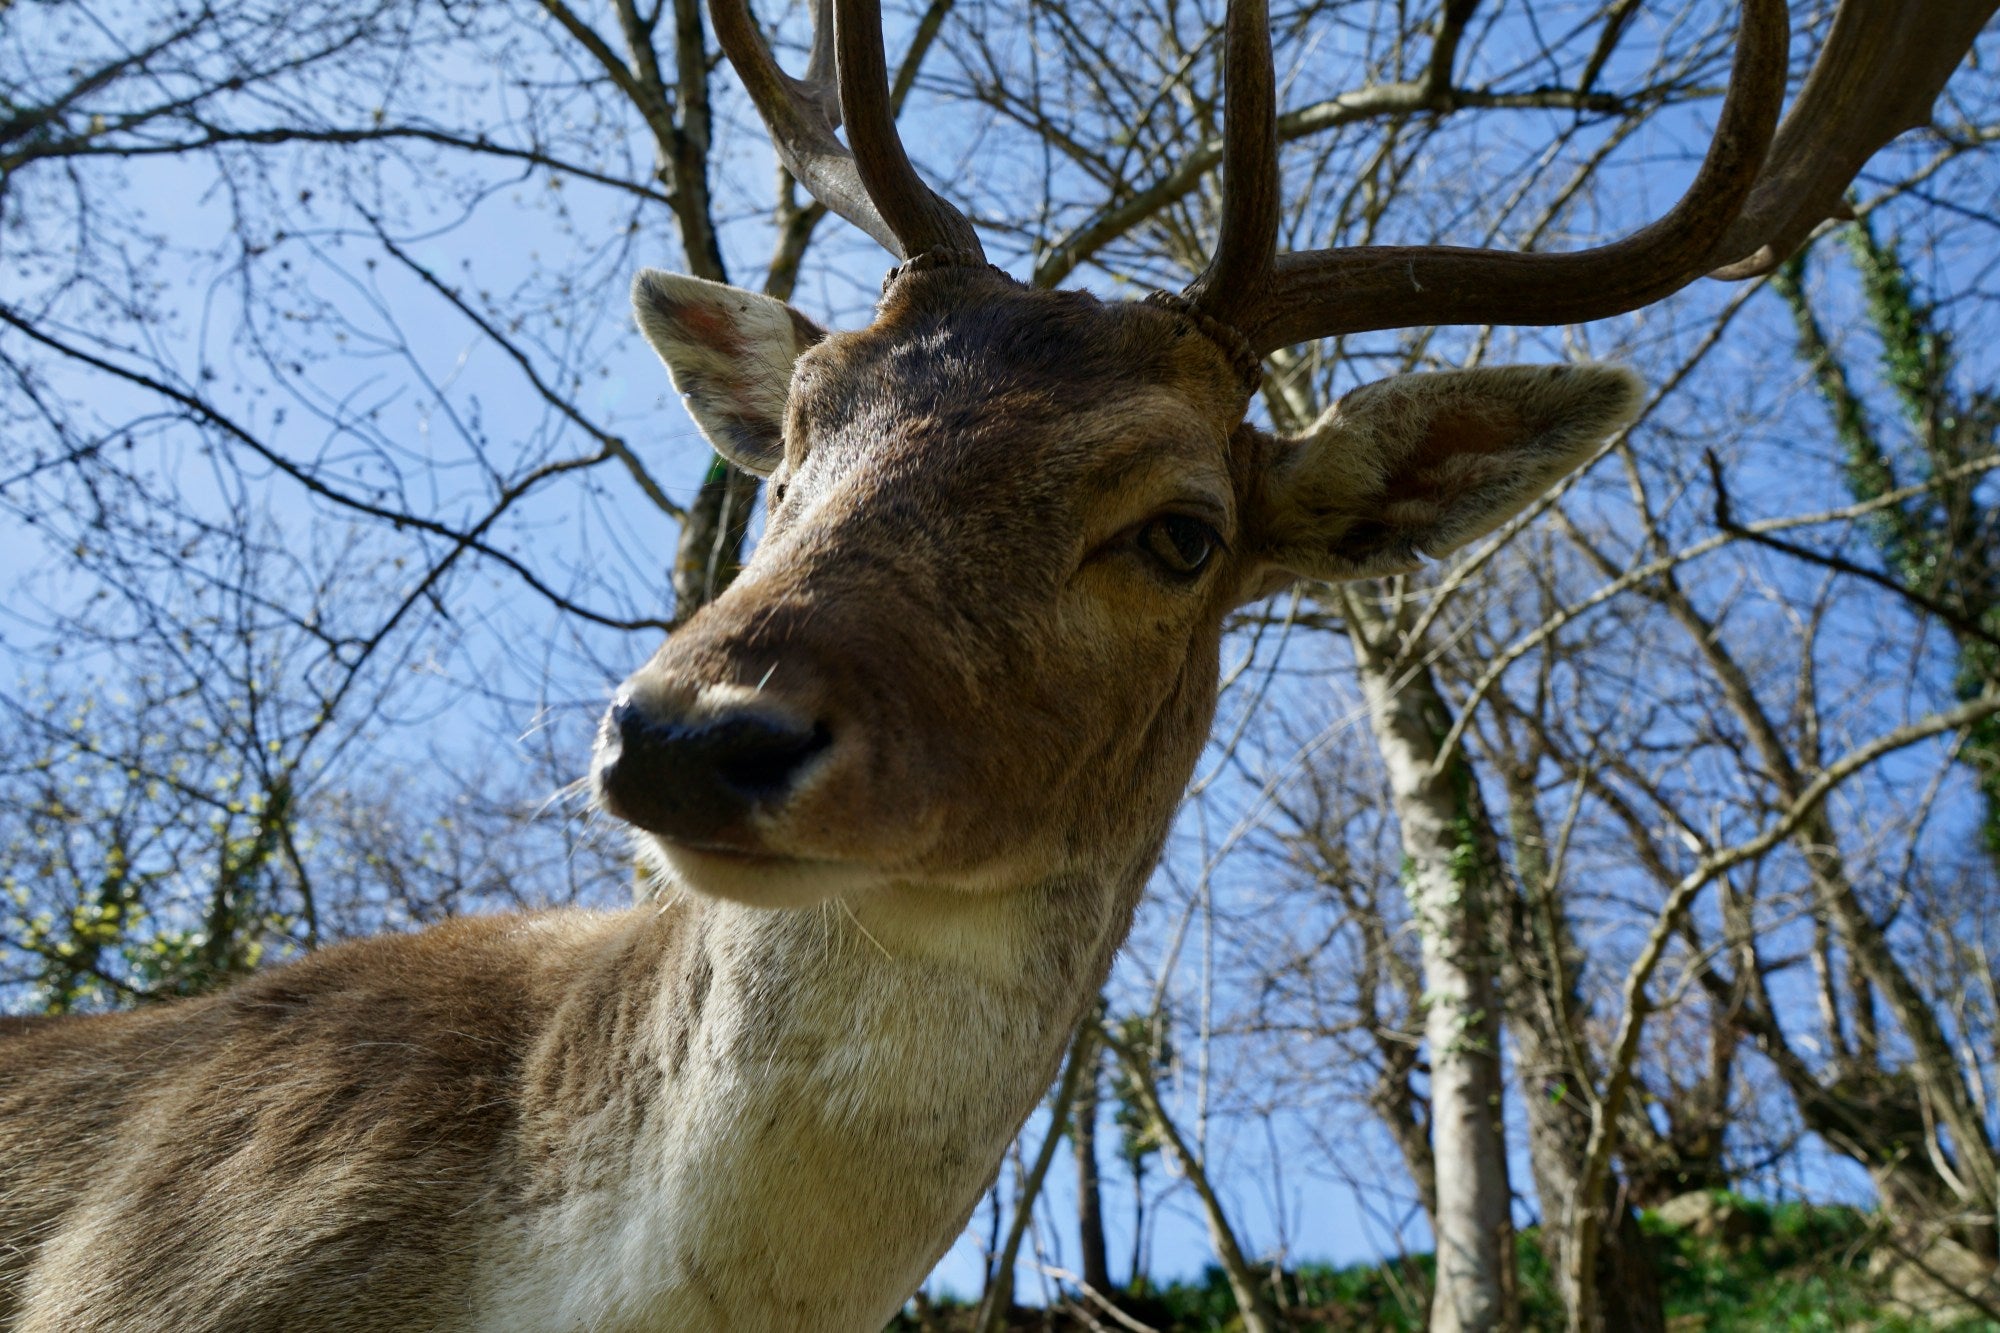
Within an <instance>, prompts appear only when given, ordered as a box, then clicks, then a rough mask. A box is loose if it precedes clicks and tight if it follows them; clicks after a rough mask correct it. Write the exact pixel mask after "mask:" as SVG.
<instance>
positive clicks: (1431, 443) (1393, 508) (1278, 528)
mask: <svg viewBox="0 0 2000 1333" xmlns="http://www.w3.org/2000/svg"><path fill="white" fill-rule="evenodd" d="M1642 387H1643V386H1642V385H1641V383H1640V381H1639V377H1638V376H1637V375H1635V374H1633V373H1632V372H1631V371H1630V370H1628V369H1626V368H1625V367H1623V366H1608V365H1575V366H1497V367H1483V368H1480V369H1476V370H1455V371H1444V372H1438V373H1429V374H1415V375H1396V376H1393V377H1391V378H1389V379H1385V380H1379V381H1377V382H1376V383H1374V384H1369V385H1365V386H1363V387H1362V388H1359V389H1356V390H1354V392H1352V393H1350V394H1348V395H1347V396H1346V397H1345V398H1342V399H1341V400H1340V401H1339V402H1338V403H1336V404H1334V406H1333V407H1331V408H1329V409H1328V410H1327V412H1326V413H1325V414H1324V415H1323V416H1321V417H1320V419H1319V420H1318V421H1316V422H1314V423H1313V424H1312V426H1311V427H1309V428H1308V429H1307V430H1305V431H1304V432H1303V433H1301V434H1299V435H1296V436H1293V437H1290V438H1287V439H1280V440H1278V441H1275V442H1274V448H1273V450H1272V452H1271V454H1270V463H1269V466H1268V469H1267V472H1266V476H1265V484H1264V487H1263V509H1264V513H1263V515H1262V518H1263V525H1262V526H1263V541H1262V545H1263V548H1264V549H1263V552H1262V555H1263V559H1262V561H1261V562H1260V567H1259V570H1258V572H1257V577H1256V578H1255V579H1254V580H1253V584H1252V586H1251V587H1250V588H1249V589H1248V590H1247V592H1248V594H1249V595H1253V596H1254V595H1259V594H1261V593H1263V592H1268V591H1271V590H1272V589H1273V588H1274V587H1276V586H1281V585H1282V584H1283V583H1284V582H1287V581H1289V580H1290V579H1291V578H1294V577H1304V578H1313V579H1356V578H1377V577H1381V576H1383V575H1387V574H1400V573H1408V572H1409V571H1411V570H1414V569H1416V568H1418V566H1419V565H1420V563H1421V559H1420V557H1421V556H1424V555H1429V556H1432V557H1438V556H1444V555H1448V554H1450V553H1451V552H1452V551H1455V550H1457V549H1458V548H1459V547H1461V546H1464V545H1465V544H1466V543H1467V542H1470V541H1472V540H1474V539H1475V538H1478V537H1480V536H1483V535H1484V534H1486V533H1488V532H1491V531H1492V530H1493V529H1494V528H1496V527H1498V526H1500V524H1502V523H1504V522H1506V521H1507V520H1508V519H1509V518H1512V517H1513V516H1514V515H1515V514H1517V513H1519V512H1520V511H1521V510H1522V509H1523V508H1524V507H1526V506H1527V505H1528V504H1529V503H1530V502H1531V501H1533V500H1534V499H1535V498H1536V497H1537V496H1539V495H1541V494H1543V493H1544V492H1545V491H1547V490H1548V489H1549V488H1550V487H1551V486H1553V485H1555V483H1556V482H1558V481H1560V480H1561V479H1562V478H1563V477H1565V476H1566V475H1568V474H1569V473H1570V472H1571V471H1572V470H1573V469H1574V468H1576V467H1577V466H1578V465H1579V464H1581V463H1582V462H1584V461H1585V460H1586V459H1588V458H1589V457H1590V456H1591V455H1592V454H1594V453H1595V452H1596V451H1597V449H1598V447H1599V446H1600V445H1601V444H1602V443H1603V442H1604V441H1605V439H1607V438H1608V437H1609V436H1611V435H1612V434H1613V433H1614V432H1615V431H1617V430H1619V429H1620V428H1622V427H1624V426H1627V425H1630V424H1631V422H1632V420H1633V418H1634V417H1636V416H1637V415H1638V410H1639V402H1640V396H1641V392H1642Z"/></svg>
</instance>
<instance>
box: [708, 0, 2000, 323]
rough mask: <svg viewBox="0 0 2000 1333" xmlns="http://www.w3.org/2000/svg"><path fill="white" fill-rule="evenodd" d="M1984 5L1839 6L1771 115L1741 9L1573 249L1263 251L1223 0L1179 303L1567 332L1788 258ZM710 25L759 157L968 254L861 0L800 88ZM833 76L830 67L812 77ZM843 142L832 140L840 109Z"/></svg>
mask: <svg viewBox="0 0 2000 1333" xmlns="http://www.w3.org/2000/svg"><path fill="white" fill-rule="evenodd" d="M1996 9H2000V0H1928V3H1924V4H1916V3H1910V0H1841V3H1840V6H1839V9H1838V11H1837V13H1836V14H1835V17H1834V22H1833V28H1832V31H1831V32H1830V34H1829V36H1828V39H1827V42H1826V44H1825V46H1824V48H1823V49H1822V50H1821V51H1820V53H1819V55H1818V57H1817V59H1816V60H1815V61H1814V64H1813V67H1812V70H1811V72H1810V73H1809V74H1808V76H1807V78H1806V81H1805V84H1804V86H1803V88H1802V90H1801V92H1800V94H1799V97H1798V100H1797V101H1796V103H1795V104H1794V105H1793V107H1792V110H1791V112H1790V114H1789V115H1787V116H1786V117H1785V120H1784V123H1783V124H1782V125H1779V123H1778V113H1779V110H1780V108H1781V106H1782V104H1783V101H1784V89H1785V57H1786V48H1787V41H1788V35H1789V34H1788V21H1787V15H1786V9H1785V4H1784V0H1744V6H1743V18H1742V20H1741V24H1740V26H1739V29H1738V32H1737V40H1736V45H1737V53H1736V59H1735V62H1734V65H1733V67H1732V69H1731V71H1730V78H1729V87H1728V91H1727V92H1726V93H1725V95H1724V97H1723V103H1722V110H1721V114H1720V116H1719V118H1718V121H1717V124H1716V130H1715V135H1714V137H1713V139H1712V140H1711V141H1710V143H1709V147H1708V152H1707V155H1706V156H1705V157H1704V158H1703V160H1702V164H1701V168H1700V170H1699V171H1698V172H1697V173H1696V175H1695V179H1694V182H1693V183H1692V184H1691V185H1690V186H1689V188H1688V191H1687V193H1686V194H1685V195H1684V196H1682V198H1681V200H1680V202H1679V203H1677V204H1676V205H1675V206H1674V208H1673V209H1672V210H1671V211H1669V212H1668V213H1667V214H1666V215H1665V216H1663V217H1661V218H1659V219H1658V220H1657V221H1655V222H1653V223H1651V224H1649V225H1647V226H1645V227H1642V228H1640V229H1639V230H1637V231H1635V232H1633V233H1631V234H1630V235H1628V236H1625V237H1623V238H1621V239H1619V240H1616V241H1612V242H1610V243H1608V244H1605V245H1601V246H1596V247H1593V248H1590V249H1586V250H1577V251H1568V252H1563V253H1554V254H1549V253H1523V252H1519V251H1509V250H1492V249H1472V248H1464V247H1457V246H1435V245H1433V246H1350V247H1344V248H1334V249H1326V250H1308V251H1298V252H1294V253H1290V254H1283V255H1280V254H1278V253H1277V235H1278V212H1279V180H1278V155H1277V146H1278V141H1277V129H1276V105H1275V103H1276V96H1275V88H1274V83H1273V72H1272V60H1271V38H1270V17H1269V9H1268V3H1267V0H1232V2H1231V4H1230V6H1229V16H1228V25H1227V31H1226V34H1225V55H1224V68H1225V74H1224V77H1225V80H1226V86H1225V90H1224V157H1223V207H1222V226H1221V235H1220V237H1219V239H1218V241H1217V245H1216V250H1215V255H1214V258H1213V259H1212V260H1211V261H1210V263H1209V265H1208V267H1207V268H1206V269H1205V270H1204V271H1203V272H1202V274H1201V276H1199V277H1198V278H1196V279H1195V280H1194V281H1193V282H1192V283H1190V284H1189V285H1188V287H1187V288H1186V290H1185V292H1184V293H1183V296H1184V298H1185V299H1186V300H1187V301H1188V302H1189V303H1190V304H1191V305H1192V306H1193V307H1194V308H1196V309H1197V310H1199V311H1201V312H1202V313H1203V314H1205V315H1208V316H1210V317H1211V318H1214V319H1216V320H1218V321H1220V322H1222V323H1223V324H1225V325H1228V326H1230V327H1231V328H1234V329H1236V330H1238V331H1240V332H1241V333H1242V335H1243V337H1244V339H1245V340H1246V341H1247V342H1248V343H1249V345H1250V347H1251V348H1252V349H1253V350H1255V351H1256V352H1258V353H1264V352H1268V351H1271V350H1273V349H1275V348H1279V347H1285V346H1289V345H1291V344H1293V343H1298V342H1304V341H1306V340H1308V339H1312V338H1323V337H1331V336H1334V335H1337V334H1344V333H1358V332H1363V331H1366V330H1371V329H1392V328H1410V327H1416V326H1420V325H1427V324H1566V323H1574V322H1579V321H1583V320H1591V319H1603V318H1607V317H1609V316H1612V315H1618V314H1623V313H1625V312H1626V311H1630V310H1635V309H1638V308H1639V307H1641V306H1644V305H1647V304H1650V303H1652V302H1654V301H1658V300H1660V299H1662V298H1664V297H1666V296H1668V295H1670V294H1671V293H1673V292H1675V291H1678V290H1679V289H1680V288H1682V287H1685V286H1687V285H1688V284H1689V283H1691V282H1693V281H1694V280H1695V279H1696V278H1698V277H1700V276H1702V275H1703V274H1704V273H1714V274H1715V275H1716V276H1718V277H1729V278H1740V277H1748V276H1753V275H1755V274H1759V273H1763V272H1766V271H1768V270H1769V269H1771V268H1772V267H1774V266H1775V265H1776V264H1778V263H1779V262H1781V261H1782V260H1783V259H1784V258H1785V257H1786V256H1788V255H1789V254H1790V253H1791V252H1792V251H1793V250H1794V249H1796V248H1797V247H1798V245H1799V244H1800V243H1801V242H1802V241H1803V240H1804V239H1805V238H1806V236H1807V235H1808V234H1810V232H1811V231H1812V229H1813V228H1814V227H1815V226H1817V225H1818V224H1819V223H1820V222H1821V221H1822V220H1823V219H1826V218H1832V217H1841V216H1844V215H1845V206H1844V204H1843V203H1842V195H1843V194H1844V192H1845V191H1846V189H1847V186H1848V184H1849V182H1851V181H1852V180H1853V178H1854V176H1855V174H1856V173H1857V172H1858V171H1859V170H1860V169H1861V167H1862V165H1863V164H1864V163H1865V162H1866V161H1867V160H1868V159H1869V158H1870V157H1872V156H1873V155H1874V154H1875V152H1876V151H1877V150H1879V149H1880V148H1881V147H1882V146H1883V145H1884V144H1886V143H1888V142H1889V140H1890V139H1892V138H1894V137H1895V136H1896V135H1898V134H1900V133H1902V132H1903V131H1904V130H1906V129H1909V128H1912V127H1914V126H1917V125H1922V124H1925V123H1927V122H1928V119H1929V115H1930V108H1931V105H1932V103H1933V102H1935V101H1936V99H1937V96H1938V94H1939V93H1940V92H1941V91H1942V89H1943V87H1944V84H1945V82H1946V80H1947V79H1949V78H1950V76H1951V73H1952V71H1953V70H1954V69H1956V68H1957V66H1958V62H1959V61H1960V60H1961V59H1962V58H1963V57H1964V54H1965V52H1966V51H1967V49H1969V47H1970V46H1971V44H1972V42H1973V40H1974V39H1975V38H1976V37H1977V36H1978V34H1979V31H1980V29H1981V27H1982V26H1983V25H1984V24H1985V23H1986V21H1987V19H1988V18H1990V17H1991V16H1992V15H1993V13H1994V12H1995V10H1996ZM711 12H712V14H713V15H714V21H715V28H716V36H717V39H718V41H719V42H720V43H721V45H722V48H723V51H724V53H725V54H727V55H728V57H729V59H730V62H731V63H732V64H733V65H735V67H736V69H737V72H738V73H739V74H740V75H741V76H742V78H743V81H744V84H745V85H746V86H747V87H748V88H749V90H750V95H751V99H752V100H753V101H754V102H755V103H756V105H757V109H758V111H759V112H760V113H761V114H762V115H763V118H764V121H765V124H766V125H767V126H768V127H769V128H770V131H771V136H772V140H773V142H774V144H775V145H776V147H777V151H778V155H779V157H780V158H781V159H782V160H783V161H784V163H785V164H786V166H787V167H789V168H790V169H791V171H792V172H793V174H794V175H796V176H797V177H798V178H799V179H800V180H801V181H803V182H804V183H805V185H806V187H807V188H808V189H809V190H811V191H812V192H813V194H814V195H815V196H816V197H817V198H819V199H820V200H821V201H822V202H823V203H825V204H826V205H827V207H828V208H830V209H832V210H833V211H834V212H836V213H838V214H840V215H841V216H842V217H844V218H846V219H848V220H849V221H850V222H852V223H854V224H855V225H856V226H858V227H860V228H861V229H862V230H863V231H866V232H867V233H869V234H870V235H871V236H873V237H875V238H876V239H877V240H879V241H880V242H882V244H883V245H885V246H887V247H888V248H889V249H890V250H891V251H892V252H893V253H895V254H896V255H897V256H898V257H899V258H908V257H909V256H911V255H913V254H917V253H920V252H922V251H925V250H933V249H940V248H942V249H950V250H955V251H960V252H965V253H969V254H971V255H978V254H979V253H980V248H979V240H978V236H977V234H976V233H975V232H974V229H973V227H972V224H971V222H970V221H968V220H967V218H966V217H965V215H964V214H962V213H960V212H959V211H958V210H957V209H955V208H953V207H952V206H951V205H950V204H948V203H946V202H945V201H944V200H943V199H941V198H939V197H938V196H937V195H936V194H935V193H933V192H932V191H931V190H930V189H929V188H928V187H927V186H925V185H924V183H923V182H922V181H921V180H920V179H918V177H917V174H916V171H915V170H914V168H912V167H911V165H910V161H909V158H908V156H907V155H906V154H905V153H904V151H903V146H902V141H901V140H900V139H899V138H898V137H897V134H896V127H895V119H894V116H893V115H892V114H891V112H890V105H889V92H888V79H887V75H886V73H885V67H884V61H883V55H882V31H881V9H880V4H879V0H817V4H816V8H815V15H814V32H813V51H812V57H811V60H810V63H809V65H808V70H807V75H806V77H805V79H803V80H799V79H793V78H791V77H790V76H788V75H786V74H785V73H784V72H783V71H782V70H780V69H779V68H778V66H777V64H776V62H775V61H774V60H773V59H772V57H771V54H770V51H769V49H768V48H767V47H766V46H765V44H764V41H763V39H762V37H761V36H759V35H758V32H757V29H756V24H755V22H754V20H753V19H752V18H751V16H750V13H749V10H748V5H747V0H712V4H711ZM829 67H831V68H829ZM843 119H844V120H845V121H846V123H847V126H848V138H849V142H850V143H851V144H852V145H853V148H852V151H850V150H849V149H848V148H847V147H846V146H844V145H842V144H841V142H840V141H839V139H838V138H836V137H835V135H834V130H835V129H836V128H838V126H839V125H840V123H841V121H842V120H843Z"/></svg>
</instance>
